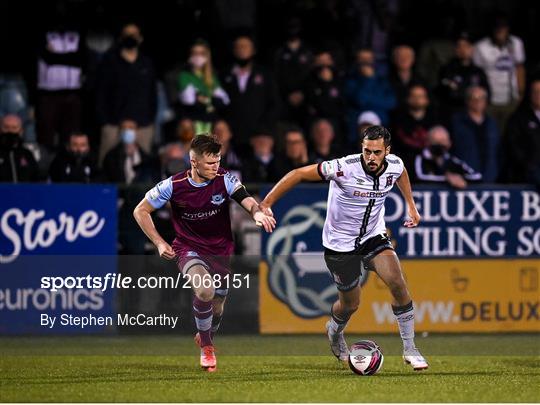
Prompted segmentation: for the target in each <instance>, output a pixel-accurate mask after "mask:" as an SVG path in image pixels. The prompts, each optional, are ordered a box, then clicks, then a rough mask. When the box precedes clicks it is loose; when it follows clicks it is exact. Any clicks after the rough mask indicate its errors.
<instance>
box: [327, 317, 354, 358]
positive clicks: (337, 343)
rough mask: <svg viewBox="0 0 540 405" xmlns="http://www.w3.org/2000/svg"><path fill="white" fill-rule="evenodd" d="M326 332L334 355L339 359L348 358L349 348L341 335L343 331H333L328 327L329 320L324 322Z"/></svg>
mask: <svg viewBox="0 0 540 405" xmlns="http://www.w3.org/2000/svg"><path fill="white" fill-rule="evenodd" d="M326 333H327V334H328V340H329V341H330V349H331V350H332V353H334V356H336V357H337V359H338V360H340V361H348V360H349V348H348V347H347V342H346V341H345V337H344V336H343V332H340V333H334V332H332V329H331V328H330V321H328V322H326Z"/></svg>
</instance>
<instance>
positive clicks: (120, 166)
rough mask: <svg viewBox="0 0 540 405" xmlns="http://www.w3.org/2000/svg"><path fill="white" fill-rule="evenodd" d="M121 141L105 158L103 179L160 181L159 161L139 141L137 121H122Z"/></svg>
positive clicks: (134, 181)
mask: <svg viewBox="0 0 540 405" xmlns="http://www.w3.org/2000/svg"><path fill="white" fill-rule="evenodd" d="M119 128H120V138H121V142H120V143H119V144H118V145H116V146H115V147H114V148H113V149H111V150H110V151H109V152H108V153H107V155H106V156H105V159H104V160H103V179H104V180H105V181H106V182H110V183H120V184H132V183H143V182H147V183H155V182H157V181H159V175H160V173H159V167H157V162H155V161H154V160H152V159H151V158H150V156H149V155H148V154H147V153H146V152H145V151H144V149H143V148H141V147H140V146H139V144H138V142H137V123H136V122H135V121H133V120H129V119H128V120H123V121H122V122H120V125H119Z"/></svg>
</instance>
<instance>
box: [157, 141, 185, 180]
mask: <svg viewBox="0 0 540 405" xmlns="http://www.w3.org/2000/svg"><path fill="white" fill-rule="evenodd" d="M159 160H160V163H161V180H165V179H166V178H169V177H171V176H174V175H175V174H177V173H179V172H181V171H184V170H186V169H188V168H189V164H188V163H186V151H185V149H184V148H183V147H182V144H181V143H180V142H170V143H168V144H166V145H165V146H164V147H163V148H161V149H160V154H159Z"/></svg>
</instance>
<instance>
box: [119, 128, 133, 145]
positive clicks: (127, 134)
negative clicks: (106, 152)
mask: <svg viewBox="0 0 540 405" xmlns="http://www.w3.org/2000/svg"><path fill="white" fill-rule="evenodd" d="M120 135H121V136H122V142H124V143H125V144H126V145H131V144H133V143H135V130H134V129H123V130H122V132H121V133H120Z"/></svg>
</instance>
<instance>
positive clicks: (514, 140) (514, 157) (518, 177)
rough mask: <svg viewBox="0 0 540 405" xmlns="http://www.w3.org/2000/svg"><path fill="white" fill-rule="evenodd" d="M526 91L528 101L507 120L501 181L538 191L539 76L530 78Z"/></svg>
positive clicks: (539, 141)
mask: <svg viewBox="0 0 540 405" xmlns="http://www.w3.org/2000/svg"><path fill="white" fill-rule="evenodd" d="M529 93H530V94H529V97H528V103H527V104H524V105H523V106H522V107H521V108H520V109H519V110H517V111H516V112H515V113H514V114H513V115H512V116H511V117H510V119H509V121H508V126H507V129H506V133H505V137H504V141H503V150H504V157H505V162H504V164H503V168H504V169H503V171H502V173H503V176H502V180H504V181H506V182H510V183H530V184H534V185H536V187H537V188H538V190H540V77H537V78H534V79H533V80H532V82H531V84H530V85H529Z"/></svg>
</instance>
